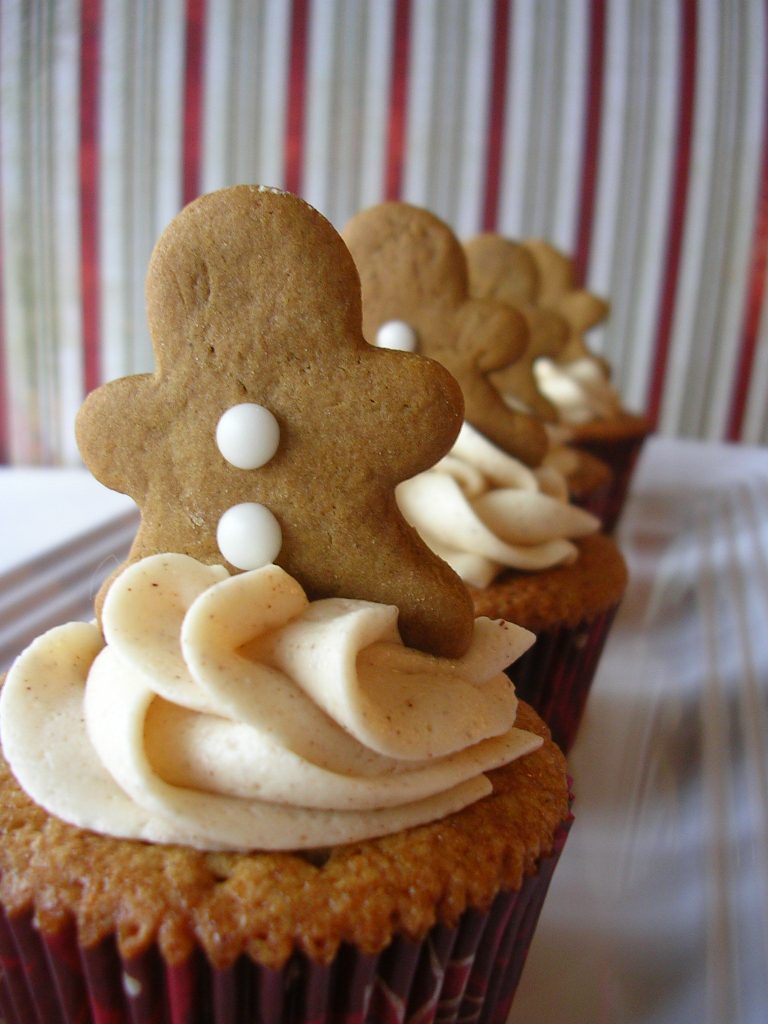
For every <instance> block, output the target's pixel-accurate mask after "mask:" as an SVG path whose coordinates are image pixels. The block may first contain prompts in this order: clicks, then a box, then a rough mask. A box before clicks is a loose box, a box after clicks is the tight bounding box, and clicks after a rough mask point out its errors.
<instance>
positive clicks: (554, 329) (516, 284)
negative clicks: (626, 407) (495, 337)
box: [464, 232, 569, 423]
mask: <svg viewBox="0 0 768 1024" xmlns="http://www.w3.org/2000/svg"><path fill="white" fill-rule="evenodd" d="M464 252H465V254H466V257H467V268H468V270H469V290H470V293H471V294H472V295H474V296H477V297H478V298H481V299H495V300H496V301H497V302H505V303H507V304H508V305H510V306H514V307H515V308H516V309H517V310H518V311H519V312H520V313H522V315H523V317H524V318H525V322H526V326H527V328H528V346H527V348H526V350H525V352H524V353H523V354H522V356H521V357H520V358H519V359H518V360H517V361H516V362H514V363H510V365H509V366H507V367H505V368H504V369H503V370H498V371H497V372H496V373H494V374H492V375H491V380H492V381H493V383H494V385H495V386H496V387H497V388H498V390H499V391H500V392H501V394H502V395H504V396H505V397H508V398H512V399H514V400H515V401H517V402H520V403H521V404H522V405H523V406H524V407H525V408H526V409H530V410H531V412H533V413H535V414H536V415H537V416H539V417H540V418H541V419H544V420H547V421H549V422H552V423H556V422H557V420H558V413H557V409H556V408H555V406H554V405H553V404H552V403H551V402H550V401H549V399H547V398H545V396H544V395H543V394H542V393H541V391H540V390H539V387H538V385H537V383H536V376H535V374H534V372H533V364H534V363H535V362H536V360H537V359H541V358H542V357H549V358H551V359H556V358H557V357H558V356H559V355H560V353H561V352H562V351H563V349H564V348H565V346H566V344H567V342H568V333H569V327H568V324H567V323H566V321H565V320H564V319H563V317H562V316H560V315H559V314H558V313H556V312H555V311H554V310H551V309H543V308H540V307H537V306H536V305H535V302H536V296H537V293H538V291H539V286H540V285H539V272H538V268H537V266H536V261H535V260H534V258H533V255H532V254H531V253H530V252H529V251H528V250H527V249H526V248H525V247H524V246H522V245H519V244H517V243H516V242H512V241H510V240H509V239H507V238H502V236H501V235H496V234H492V233H490V232H489V233H486V234H482V235H478V236H477V237H476V238H473V239H470V241H468V242H466V243H465V244H464Z"/></svg>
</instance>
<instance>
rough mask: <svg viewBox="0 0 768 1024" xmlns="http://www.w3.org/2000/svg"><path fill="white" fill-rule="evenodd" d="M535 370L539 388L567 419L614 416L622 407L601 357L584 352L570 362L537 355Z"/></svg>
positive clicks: (576, 421)
mask: <svg viewBox="0 0 768 1024" xmlns="http://www.w3.org/2000/svg"><path fill="white" fill-rule="evenodd" d="M533 372H534V375H535V377H536V384H537V386H538V388H539V390H540V391H541V393H542V394H543V395H544V397H545V398H547V399H549V401H550V402H551V403H552V404H553V405H554V406H555V407H556V408H557V411H558V413H559V415H560V417H561V419H562V420H563V421H564V422H565V423H569V424H573V425H577V424H580V423H589V422H590V421H592V420H606V419H611V418H612V417H613V416H617V415H618V414H619V412H620V411H621V400H620V398H619V394H618V392H617V391H616V389H615V388H614V386H613V385H612V384H611V382H610V380H609V379H608V377H607V375H606V372H605V369H604V368H603V366H602V365H601V364H600V362H599V361H598V360H597V359H592V358H590V357H589V356H582V357H581V358H579V359H574V360H572V361H571V362H567V363H565V362H555V360H553V359H537V360H536V362H535V363H534V364H533Z"/></svg>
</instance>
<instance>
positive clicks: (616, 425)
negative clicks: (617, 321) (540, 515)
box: [523, 240, 652, 532]
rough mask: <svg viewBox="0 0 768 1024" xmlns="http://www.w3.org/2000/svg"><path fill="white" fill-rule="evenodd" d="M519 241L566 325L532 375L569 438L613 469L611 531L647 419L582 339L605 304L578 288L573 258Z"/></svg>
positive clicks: (542, 291)
mask: <svg viewBox="0 0 768 1024" xmlns="http://www.w3.org/2000/svg"><path fill="white" fill-rule="evenodd" d="M523 245H524V246H525V247H526V248H527V249H528V250H529V251H530V253H531V255H532V256H533V258H534V259H535V261H536V264H537V267H538V269H539V291H538V295H537V305H538V306H539V307H540V308H542V309H548V310H553V311H556V312H558V313H560V315H561V316H562V317H563V318H564V319H565V320H566V321H567V323H568V326H569V337H568V343H567V344H566V346H565V347H564V348H563V350H562V352H561V353H560V354H559V355H558V356H557V358H555V359H541V360H538V361H537V363H536V365H535V367H534V369H535V372H536V379H537V382H538V385H539V388H540V390H541V391H542V392H543V394H544V395H545V396H546V397H547V398H548V399H549V400H550V401H551V402H552V403H553V404H554V405H556V406H557V409H558V412H559V416H560V421H561V423H562V424H563V426H564V427H565V428H566V429H567V431H568V439H569V443H570V444H571V445H573V446H574V447H576V448H579V449H581V450H582V451H585V452H588V453H589V454H591V455H594V456H595V457H596V458H599V459H600V460H601V461H603V462H605V463H606V464H607V465H608V467H609V468H610V469H611V471H612V473H613V484H612V488H611V495H610V500H609V503H608V507H607V510H606V515H605V519H604V522H605V528H606V530H608V531H609V532H610V531H611V530H613V529H614V527H615V525H616V523H617V521H618V519H619V516H620V515H621V510H622V508H623V506H624V502H625V500H626V496H627V492H628V490H629V485H630V483H631V479H632V473H633V471H634V468H635V465H636V463H637V459H638V457H639V455H640V452H641V450H642V446H643V442H644V441H645V439H646V437H647V436H648V434H649V433H650V432H651V429H652V428H651V421H650V420H649V418H648V417H647V416H644V415H639V414H637V413H633V412H629V411H627V410H626V409H624V408H623V406H622V404H621V399H620V396H619V394H618V392H617V391H616V389H615V388H614V387H613V386H612V384H611V380H610V367H609V365H608V363H607V362H606V361H605V360H604V359H602V358H601V357H599V356H597V355H595V354H594V353H593V352H592V351H590V349H589V346H588V345H587V344H586V341H585V337H584V336H585V334H586V333H587V332H588V331H589V330H590V329H591V328H592V327H595V326H596V325H597V324H599V323H601V322H602V321H603V320H604V319H605V318H606V316H607V315H608V312H609V307H608V304H607V303H606V302H605V301H604V300H603V299H601V298H600V297H599V296H597V295H594V294H593V293H592V292H589V291H586V290H585V289H579V288H576V286H575V283H574V272H573V262H572V260H570V259H569V258H568V257H567V256H565V255H564V254H563V253H561V252H559V251H558V250H557V249H555V248H554V247H553V246H551V245H549V244H547V243H546V242H542V241H538V240H530V241H526V242H524V243H523Z"/></svg>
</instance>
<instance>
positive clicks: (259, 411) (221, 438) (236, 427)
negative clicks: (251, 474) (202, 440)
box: [216, 402, 280, 565]
mask: <svg viewBox="0 0 768 1024" xmlns="http://www.w3.org/2000/svg"><path fill="white" fill-rule="evenodd" d="M279 443H280V427H279V425H278V422H277V420H276V419H275V417H274V416H273V415H272V413H271V412H270V411H269V409H265V408H264V406H263V405H256V403H255V402H243V404H242V405H233V406H232V408H231V409H227V411H226V412H225V413H223V414H222V416H221V419H220V420H219V422H218V425H217V427H216V444H217V445H218V446H219V451H220V452H221V454H222V455H223V456H224V458H225V459H226V460H227V462H229V463H230V465H232V466H236V467H237V468H238V469H258V468H259V466H263V465H265V463H267V462H269V460H270V459H271V458H272V456H273V455H274V454H275V452H276V451H277V446H278V444H279ZM232 564H233V565H234V562H233V563H232Z"/></svg>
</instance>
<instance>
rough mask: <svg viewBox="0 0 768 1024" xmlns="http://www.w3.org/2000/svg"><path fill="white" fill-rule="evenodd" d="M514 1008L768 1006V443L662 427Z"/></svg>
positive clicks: (643, 1015)
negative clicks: (564, 830)
mask: <svg viewBox="0 0 768 1024" xmlns="http://www.w3.org/2000/svg"><path fill="white" fill-rule="evenodd" d="M618 539H619V542H620V545H621V547H622V550H623V551H624V554H625V556H626V558H627V561H628V563H629V568H630V574H631V582H630V586H629V589H628V592H627V595H626V598H625V600H624V602H623V605H622V608H621V610H620V612H619V614H618V616H617V618H616V621H615V624H614V627H613V631H612V633H611V636H610V638H609V641H608V644H607V645H606V649H605V652H604V655H603V659H602V661H601V664H600V667H599V669H598V674H597V677H596V679H595V682H594V684H593V689H592V693H591V696H590V700H589V704H588V707H587V712H586V715H585V719H584V721H583V724H582V728H581V731H580V733H579V736H578V738H577V741H576V744H575V747H574V749H573V751H572V754H571V758H570V762H571V769H572V774H573V777H574V787H575V794H576V802H575V806H574V812H575V816H576V817H575V822H574V825H573V829H572V832H571V835H570V838H569V840H568V843H567V845H566V849H565V852H564V854H563V857H562V860H561V862H560V864H559V865H558V868H557V871H556V873H555V877H554V880H553V883H552V887H551V889H550V893H549V896H548V898H547V902H546V904H545V906H544V910H543V913H542V917H541V919H540V922H539V927H538V929H537V932H536V936H535V939H534V943H533V946H532V948H531V953H530V956H529V959H528V963H527V965H526V968H525V971H524V974H523V978H522V981H521V984H520V988H519V990H518V994H517V997H516V999H515V1004H514V1007H513V1011H512V1013H511V1016H510V1018H509V1024H765V1022H766V1021H768V451H767V450H765V449H748V448H737V447H731V446H725V445H709V444H707V445H705V444H699V443H695V442H681V441H670V440H662V439H657V440H654V441H651V442H650V443H649V444H648V446H647V448H646V451H645V453H644V455H643V458H642V460H641V463H640V465H639V468H638V472H637V475H636V478H635V482H634V486H633V489H632V494H631V499H630V502H629V504H628V507H627V509H626V512H625V515H624V517H623V520H622V522H621V524H620V529H619V533H618Z"/></svg>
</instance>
